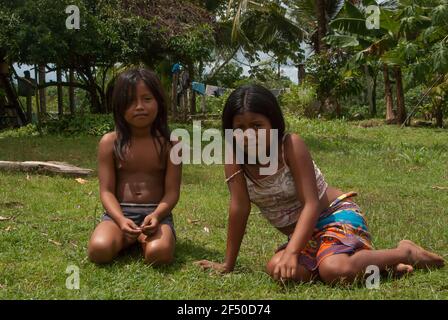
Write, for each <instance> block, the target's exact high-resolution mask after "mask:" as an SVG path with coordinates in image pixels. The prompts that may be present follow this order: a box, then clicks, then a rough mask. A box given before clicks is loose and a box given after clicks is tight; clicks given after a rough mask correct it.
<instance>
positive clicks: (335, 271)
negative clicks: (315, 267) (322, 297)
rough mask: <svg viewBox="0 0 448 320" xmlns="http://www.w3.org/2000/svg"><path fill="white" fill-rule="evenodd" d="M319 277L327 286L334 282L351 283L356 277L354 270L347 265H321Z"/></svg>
mask: <svg viewBox="0 0 448 320" xmlns="http://www.w3.org/2000/svg"><path fill="white" fill-rule="evenodd" d="M319 276H320V278H321V279H322V280H323V281H324V282H325V283H327V284H334V283H336V282H344V281H349V282H352V281H353V279H354V278H355V277H356V270H354V268H353V267H352V266H351V265H350V264H349V263H345V262H344V263H325V262H323V263H321V265H320V266H319Z"/></svg>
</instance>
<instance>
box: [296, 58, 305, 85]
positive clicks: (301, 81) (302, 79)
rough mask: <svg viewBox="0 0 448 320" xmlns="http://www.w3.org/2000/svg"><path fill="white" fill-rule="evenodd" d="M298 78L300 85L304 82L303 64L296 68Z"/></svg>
mask: <svg viewBox="0 0 448 320" xmlns="http://www.w3.org/2000/svg"><path fill="white" fill-rule="evenodd" d="M297 68H298V72H299V74H298V76H299V81H298V82H299V84H302V83H303V82H304V81H305V75H306V74H305V65H304V64H303V63H300V64H299V65H298V66H297Z"/></svg>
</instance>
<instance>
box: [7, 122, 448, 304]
mask: <svg viewBox="0 0 448 320" xmlns="http://www.w3.org/2000/svg"><path fill="white" fill-rule="evenodd" d="M288 123H289V129H290V130H291V131H294V132H297V133H299V134H301V135H302V137H303V138H304V139H305V141H306V142H307V144H308V146H309V148H310V150H311V153H312V155H313V158H314V160H315V162H316V163H317V164H318V166H319V167H320V168H321V170H322V172H323V173H324V175H325V177H326V179H327V181H328V182H329V184H331V185H334V186H336V187H338V188H340V189H342V190H343V191H350V190H354V191H357V192H358V193H359V195H358V197H356V198H355V200H356V201H357V202H358V204H359V205H360V206H361V208H363V210H364V211H365V213H366V217H367V221H368V224H369V228H370V231H371V233H372V236H373V241H374V245H375V247H376V248H389V247H393V246H395V245H396V244H397V242H398V241H399V240H401V239H411V240H413V241H415V242H416V243H418V244H420V245H422V246H424V247H426V248H428V249H430V250H434V251H436V252H437V253H439V254H441V255H442V256H444V257H445V258H447V256H448V228H447V225H448V207H447V204H448V189H446V188H447V187H448V131H447V130H438V129H427V128H404V129H402V130H400V129H399V128H397V127H396V126H379V127H371V128H362V127H358V126H357V125H356V124H354V123H345V122H339V121H327V122H319V121H310V120H295V119H293V118H291V117H289V118H288ZM98 140H99V138H95V137H75V138H67V137H57V136H45V137H26V138H6V137H3V138H1V135H0V160H16V161H19V160H20V161H25V160H57V161H66V162H69V163H72V164H75V165H79V166H83V167H87V168H92V169H95V167H96V146H97V142H98ZM87 180H88V182H87V183H85V184H80V183H78V182H77V181H75V179H74V178H65V177H59V176H47V175H38V174H29V175H27V174H26V173H12V172H9V173H6V172H0V216H2V217H3V218H7V220H4V219H2V221H0V299H31V298H33V299H58V298H60V299H447V298H448V268H446V267H445V268H444V269H441V270H434V271H416V272H415V273H414V274H413V275H411V276H408V277H405V278H402V279H399V280H392V279H389V278H382V279H381V284H380V288H379V289H378V290H369V289H367V288H366V287H365V286H363V285H352V286H336V287H328V286H326V285H324V284H322V283H320V282H315V283H311V284H300V285H289V284H288V285H280V284H277V283H275V282H274V281H272V280H271V279H270V277H269V276H268V275H267V274H266V273H265V272H264V268H265V264H266V262H267V261H268V260H269V258H270V257H271V256H272V254H273V253H274V250H275V248H276V247H277V246H278V245H279V244H281V243H283V242H284V241H285V237H284V236H282V235H281V234H280V233H279V232H277V231H276V230H275V229H274V228H272V227H270V226H269V225H268V223H267V222H266V221H265V220H263V218H262V217H261V216H260V215H259V214H258V213H257V211H258V210H257V208H256V207H253V209H252V214H251V216H250V219H249V223H248V229H247V233H246V236H245V238H244V240H243V244H242V247H241V251H240V255H239V258H238V262H237V268H236V271H235V272H234V273H231V274H228V275H225V276H220V275H216V274H213V273H209V272H203V271H201V270H199V269H198V268H197V267H196V266H195V265H193V262H194V261H196V260H199V259H205V258H206V259H217V260H221V259H222V258H223V257H224V251H225V246H226V242H225V241H226V225H227V204H228V197H229V195H228V190H227V186H226V184H225V183H224V172H223V166H222V165H212V166H206V165H185V166H184V172H183V182H182V193H181V199H180V201H179V203H178V205H177V207H176V209H175V210H174V217H175V223H176V230H177V234H178V243H177V247H176V262H175V263H174V264H173V265H172V266H169V267H164V268H157V269H155V268H152V267H149V266H147V265H145V264H144V263H143V260H142V257H141V255H140V252H139V251H138V250H131V251H130V252H128V253H129V254H126V255H122V256H120V257H119V258H118V259H117V260H116V261H115V262H114V263H112V264H111V265H108V266H103V267H98V266H96V265H94V264H92V263H90V262H89V261H88V260H87V258H86V247H87V241H88V239H89V236H90V234H91V232H92V231H93V228H94V226H95V225H96V224H97V222H98V221H99V219H100V215H101V213H102V207H101V203H100V201H99V197H98V181H97V179H96V177H95V176H94V177H91V178H89V179H87ZM434 187H443V188H434ZM8 218H9V219H8ZM192 220H199V221H198V222H197V223H190V222H191V221H192ZM205 227H207V228H208V229H209V232H206V231H205V230H204V228H205ZM69 265H75V266H78V267H79V269H80V289H79V290H68V289H67V288H66V286H65V283H66V278H67V276H68V274H67V273H66V268H67V267H68V266H69Z"/></svg>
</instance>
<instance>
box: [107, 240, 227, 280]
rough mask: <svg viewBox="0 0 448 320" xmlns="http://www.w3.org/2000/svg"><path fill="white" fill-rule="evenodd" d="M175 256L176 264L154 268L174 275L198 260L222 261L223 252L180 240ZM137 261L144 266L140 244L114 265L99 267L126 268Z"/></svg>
mask: <svg viewBox="0 0 448 320" xmlns="http://www.w3.org/2000/svg"><path fill="white" fill-rule="evenodd" d="M174 255H175V256H174V262H173V263H172V264H171V265H167V266H158V267H154V268H155V269H156V270H157V271H159V272H161V273H167V274H169V273H174V272H176V271H178V270H180V269H182V268H184V267H185V266H187V267H188V266H189V265H193V262H195V261H198V260H203V259H207V260H213V261H220V260H222V257H223V252H220V251H217V250H210V249H208V248H204V247H203V246H200V245H197V244H195V243H194V242H193V241H190V240H184V239H178V240H177V243H176V249H175V253H174ZM136 261H140V262H141V263H142V264H144V261H143V252H142V248H141V246H140V245H139V244H138V243H136V244H134V245H132V246H131V247H129V248H127V249H125V250H123V251H122V252H121V253H120V254H119V255H118V257H116V258H115V260H114V262H113V263H112V264H109V265H98V267H99V268H106V269H107V268H110V267H111V266H112V265H113V266H115V267H124V266H126V265H128V264H131V263H135V262H136Z"/></svg>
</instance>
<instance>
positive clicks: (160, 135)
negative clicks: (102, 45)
mask: <svg viewBox="0 0 448 320" xmlns="http://www.w3.org/2000/svg"><path fill="white" fill-rule="evenodd" d="M112 105H113V112H114V121H115V131H114V132H110V133H107V134H106V135H104V136H103V137H102V139H101V140H100V142H99V147H98V178H99V185H100V197H101V202H102V203H103V206H104V208H105V210H106V212H105V213H104V214H103V217H102V221H101V222H100V223H99V224H98V226H97V227H96V229H95V231H94V232H93V234H92V236H91V238H90V243H89V245H88V255H89V258H90V260H91V261H92V262H95V263H99V264H100V263H108V262H111V261H112V260H113V259H114V257H116V256H117V254H118V253H119V252H120V251H121V250H122V249H124V248H127V247H129V246H130V245H132V244H134V243H140V244H141V247H142V249H143V255H144V259H145V261H146V262H147V263H149V264H156V265H161V264H168V263H171V262H172V260H173V256H174V247H175V231H174V223H173V217H172V213H171V210H172V209H173V208H174V206H175V205H176V203H177V201H178V199H179V190H180V182H181V166H180V165H175V164H173V163H172V162H171V160H170V157H169V154H170V150H171V147H172V145H171V142H170V133H169V129H168V124H167V110H166V105H165V99H164V93H163V89H162V86H161V83H160V81H159V80H158V78H157V77H156V76H155V74H154V73H153V72H151V71H149V70H146V69H132V70H129V71H126V72H124V73H122V74H121V75H119V77H118V78H117V80H116V82H115V85H114V90H113V98H112Z"/></svg>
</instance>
